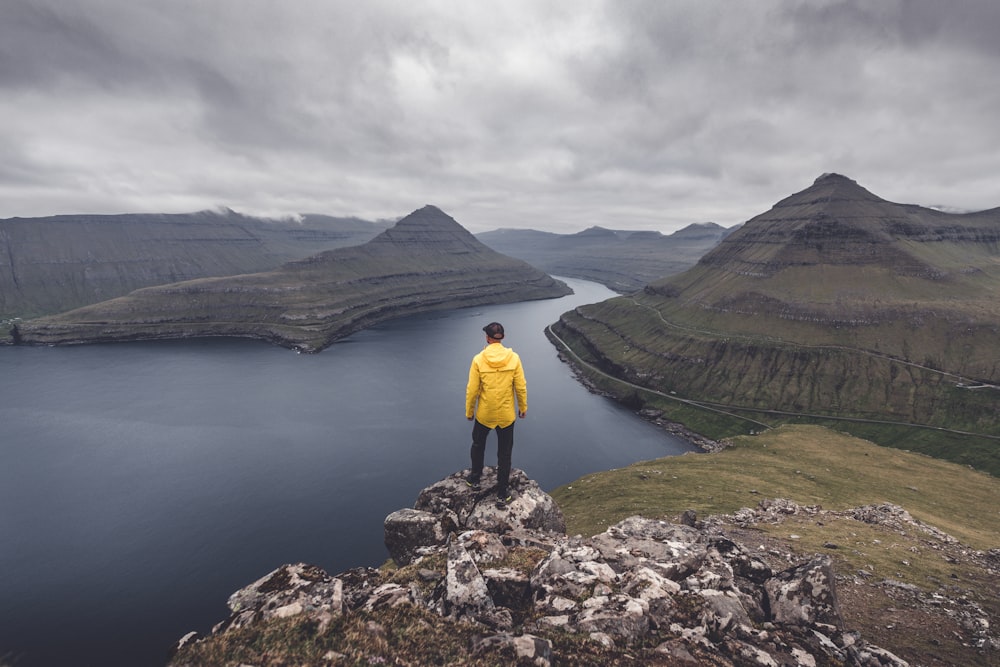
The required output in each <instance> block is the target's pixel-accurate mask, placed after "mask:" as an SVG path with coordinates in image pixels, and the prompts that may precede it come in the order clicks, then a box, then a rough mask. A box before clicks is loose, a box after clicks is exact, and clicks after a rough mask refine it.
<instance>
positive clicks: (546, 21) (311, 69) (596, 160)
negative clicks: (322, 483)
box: [0, 0, 1000, 232]
mask: <svg viewBox="0 0 1000 667" xmlns="http://www.w3.org/2000/svg"><path fill="white" fill-rule="evenodd" d="M998 29H1000V9H998V8H997V7H996V6H995V3H993V2H991V1H989V0H982V1H981V2H976V1H973V0H961V1H958V2H954V3H939V2H935V1H933V0H895V1H893V0H887V1H886V2H879V3H870V2H862V1H861V0H816V1H812V2H792V1H786V0H759V1H755V2H753V3H730V2H722V1H721V0H719V1H711V0H698V1H694V0H690V1H687V2H671V3H662V2H656V1H653V0H627V1H625V2H617V1H615V2H612V1H611V0H586V1H583V0H572V1H570V0H564V1H562V2H550V3H537V2H532V1H530V0H520V1H505V2H502V3H500V2H496V3H493V2H485V3H468V2H462V1H460V0H429V1H428V2H420V3H406V2H395V1H391V0H381V1H371V2H366V3H361V4H359V3H353V2H346V1H342V0H341V1H327V0H298V1H297V2H291V3H289V2H277V1H275V0H198V1H195V0H187V1H174V2H167V3H164V2H154V1H152V0H76V1H75V2H72V3H66V2H61V1H57V0H21V1H20V2H13V3H3V4H2V5H0V123H2V125H0V127H3V128H4V132H3V133H2V135H0V163H2V165H3V167H2V168H0V202H2V204H0V217H8V216H15V215H20V216H33V215H48V214H56V213H73V212H109V213H110V212H123V211H190V210H196V209H201V208H212V207H215V206H229V207H232V208H234V209H237V210H240V211H244V212H247V213H263V214H287V213H295V212H320V213H330V214H352V215H360V216H367V217H388V216H398V215H403V214H405V213H408V212H409V211H411V210H413V209H415V208H417V207H419V206H422V205H423V204H425V203H434V204H437V205H438V206H441V207H442V208H444V209H445V210H446V211H448V212H449V213H451V214H452V215H453V216H455V217H456V218H457V219H458V220H459V221H460V222H461V223H463V224H464V225H466V226H467V227H469V228H470V229H473V230H474V231H481V230H485V229H491V228H494V227H499V226H511V227H528V226H530V227H536V228H544V229H552V230H555V231H577V230H579V229H582V228H584V227H586V226H589V225H593V224H600V225H604V226H609V227H617V228H629V229H639V228H646V229H659V230H662V231H665V232H669V231H672V230H673V229H677V228H679V227H681V226H683V225H685V224H688V223H691V222H701V221H706V220H714V221H717V222H719V223H721V224H724V225H732V224H736V223H739V222H742V221H744V220H746V219H747V218H749V217H751V216H753V215H755V214H757V213H759V212H761V211H763V210H765V209H767V208H768V207H769V206H770V205H771V204H773V203H774V202H775V201H777V200H778V199H781V198H783V197H784V196H786V195H788V194H790V193H791V192H793V191H796V190H799V189H801V188H803V187H806V186H807V185H808V184H809V183H811V182H812V180H813V179H814V178H815V177H816V176H818V175H819V174H820V173H823V172H827V171H839V172H841V173H845V174H847V175H848V176H851V177H852V178H854V179H856V180H858V181H859V182H860V183H861V184H862V185H865V186H866V187H868V188H869V189H871V190H872V191H873V192H875V193H877V194H880V195H882V196H884V197H886V198H888V199H892V200H895V201H905V202H912V203H922V204H942V205H947V206H953V207H956V208H963V209H975V208H987V207H992V206H997V205H1000V196H998V192H997V189H996V187H995V185H994V183H995V181H996V178H995V174H996V173H997V170H998V167H1000V150H998V149H1000V127H998V125H997V123H996V122H995V118H996V117H997V116H998V111H1000V91H998V90H997V87H996V86H993V85H992V80H993V78H994V75H993V72H994V71H995V70H996V69H997V61H998V59H1000V47H998V42H997V40H996V39H995V38H994V36H995V35H996V34H998Z"/></svg>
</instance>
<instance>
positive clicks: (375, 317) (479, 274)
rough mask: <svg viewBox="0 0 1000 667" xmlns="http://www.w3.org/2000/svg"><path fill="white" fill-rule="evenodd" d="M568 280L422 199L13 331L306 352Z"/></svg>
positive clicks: (39, 336)
mask: <svg viewBox="0 0 1000 667" xmlns="http://www.w3.org/2000/svg"><path fill="white" fill-rule="evenodd" d="M569 292H570V290H569V288H568V287H567V286H566V285H565V284H564V283H562V282H560V281H557V280H554V279H553V278H551V277H550V276H548V275H547V274H544V273H542V272H541V271H538V270H537V269H534V268H532V267H531V266H529V265H528V264H526V263H524V262H522V261H520V260H515V259H512V258H510V257H507V256H505V255H501V254H499V253H497V252H495V251H493V250H490V249H489V248H487V247H486V246H484V245H483V244H482V243H480V242H479V241H477V240H476V239H475V237H474V236H472V234H470V233H469V232H468V231H466V230H465V229H464V228H463V227H462V226H461V225H459V224H458V223H457V222H456V221H455V220H453V219H452V218H451V217H449V216H448V215H446V214H445V213H443V212H442V211H441V210H439V209H437V208H435V207H433V206H426V207H424V208H422V209H419V210H417V211H414V212H413V213H411V214H410V215H408V216H406V217H405V218H403V219H402V220H400V221H399V222H398V223H397V224H396V225H395V226H394V227H392V228H390V229H388V230H386V231H385V232H383V233H381V234H379V235H378V236H377V237H375V238H374V239H373V240H371V241H369V242H368V243H366V244H364V245H361V246H356V247H352V248H338V249H336V250H331V251H327V252H324V253H320V254H318V255H315V256H313V257H309V258H307V259H304V260H300V261H294V262H290V263H287V264H285V265H284V266H282V267H281V268H280V269H277V270H274V271H269V272H264V273H253V274H247V275H240V276H231V277H225V278H206V279H200V280H191V281H186V282H180V283H174V284H170V285H162V286H157V287H149V288H146V289H142V290H137V291H135V292H133V293H131V294H129V295H127V296H124V297H119V298H117V299H113V300H110V301H105V302H102V303H99V304H94V305H92V306H86V307H84V308H79V309H77V310H73V311H70V312H68V313H62V314H60V315H54V316H50V317H44V318H39V319H35V320H30V321H27V322H23V323H19V324H18V325H17V327H16V329H15V331H14V339H15V341H16V342H20V343H27V344H48V345H59V344H75V343H95V342H110V341H127V340H148V339H166V338H194V337H205V336H232V337H245V338H256V339H260V340H265V341H268V342H272V343H276V344H278V345H282V346H285V347H290V348H294V349H297V350H300V351H304V352H316V351H319V350H322V349H323V348H324V347H327V346H328V345H330V344H331V343H332V342H334V341H336V340H338V339H340V338H344V337H346V336H348V335H350V334H352V333H354V332H356V331H359V330H361V329H364V328H367V327H370V326H372V325H374V324H377V323H379V322H382V321H384V320H387V319H390V318H396V317H402V316H405V315H412V314H415V313H420V312H426V311H429V310H436V309H446V308H459V307H465V306H474V305H480V304H488V303H509V302H515V301H526V300H531V299H545V298H553V297H558V296H562V295H565V294H568V293H569Z"/></svg>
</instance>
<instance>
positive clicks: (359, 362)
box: [0, 280, 693, 667]
mask: <svg viewBox="0 0 1000 667" xmlns="http://www.w3.org/2000/svg"><path fill="white" fill-rule="evenodd" d="M567 282H569V283H570V285H571V286H572V287H573V288H574V290H575V291H576V293H575V294H573V295H571V296H568V297H564V298H562V299H556V300H549V301H535V302H529V303H520V304H511V305H504V306H495V307H484V308H473V309H464V310H456V311H449V312H447V313H439V314H434V315H428V316H421V317H413V318H407V319H403V320H397V321H395V322H392V323H389V324H386V325H383V326H380V327H378V328H376V329H372V330H369V331H366V332H363V333H360V334H357V335H355V336H353V337H351V338H350V339H348V340H346V341H344V342H341V343H338V344H336V345H334V346H333V347H331V348H329V349H327V350H326V351H324V352H322V353H321V354H318V355H298V354H295V353H293V352H290V351H288V350H285V349H282V348H277V347H272V346H269V345H266V344H263V343H255V342H249V341H238V340H203V341H184V342H158V343H134V344H117V345H97V346H85V347H70V348H32V347H0V457H2V458H0V664H2V663H3V662H4V657H5V655H6V660H7V662H9V663H13V664H14V665H17V666H18V667H35V666H37V665H44V666H48V665H102V666H103V665H110V666H115V665H123V666H124V665H128V666H129V667H136V666H138V667H142V666H143V665H162V664H163V663H164V662H165V659H166V653H167V650H168V649H169V647H170V645H171V644H172V643H173V642H174V641H175V640H176V639H178V638H179V637H180V636H181V635H183V634H184V633H185V632H187V631H189V630H198V631H201V632H207V631H208V630H210V628H211V625H212V624H213V623H215V622H217V621H220V620H222V619H224V618H225V617H226V616H227V615H228V610H227V608H226V606H225V603H226V599H227V597H228V596H229V594H230V593H232V592H234V591H235V590H237V589H238V588H241V587H242V586H245V585H246V584H248V583H250V582H252V581H253V580H255V579H257V578H258V577H260V576H262V575H264V574H266V573H267V572H269V571H270V570H272V569H274V568H275V567H277V566H279V565H281V564H283V563H291V562H298V561H305V562H310V563H315V564H317V565H319V566H321V567H323V568H325V569H326V570H327V571H329V572H331V573H337V572H341V571H343V570H346V569H348V568H351V567H357V566H362V565H374V566H377V565H379V564H381V563H382V562H384V561H385V559H386V558H387V553H386V551H385V547H384V546H383V544H382V521H383V519H384V518H385V516H386V515H388V514H389V513H391V512H393V511H395V510H397V509H399V508H402V507H410V506H412V504H413V501H414V500H415V499H416V496H417V494H418V492H419V491H420V489H422V488H423V487H425V486H427V485H429V484H431V483H433V482H435V481H437V480H438V479H440V478H442V477H444V476H446V475H449V474H451V473H452V472H454V471H456V470H460V469H462V468H466V467H468V456H469V443H470V432H471V427H470V423H469V422H468V421H466V419H465V414H464V409H465V407H464V400H465V383H466V380H467V377H468V369H469V362H470V360H471V358H472V356H473V355H474V354H475V353H476V352H478V351H479V350H480V349H481V348H482V346H483V342H484V341H483V339H484V337H483V334H482V331H481V328H482V326H483V325H485V324H486V323H487V322H490V321H492V320H498V321H500V322H502V323H503V324H504V325H505V327H506V329H507V338H506V340H505V342H506V344H507V345H508V346H509V347H512V348H513V349H514V350H516V351H517V352H518V353H519V354H520V355H521V359H522V361H523V363H524V367H525V374H526V377H527V381H528V405H529V412H528V417H527V419H524V420H518V422H517V426H516V428H515V445H514V466H515V467H518V468H522V469H523V470H525V471H526V472H527V473H528V475H529V476H531V477H533V478H535V479H536V480H538V482H539V483H540V484H541V485H542V487H543V488H546V489H552V488H554V487H556V486H559V485H561V484H566V483H569V482H571V481H573V480H574V479H577V478H578V477H580V476H582V475H585V474H587V473H590V472H594V471H598V470H606V469H609V468H614V467H618V466H622V465H626V464H629V463H632V462H635V461H639V460H646V459H651V458H657V457H661V456H666V455H671V454H678V453H682V452H686V451H691V450H692V449H693V448H692V447H691V446H690V445H688V444H687V443H685V442H682V441H679V440H676V439H674V438H672V437H670V436H668V435H666V434H664V433H663V432H661V431H659V430H657V429H655V428H654V427H652V426H650V425H649V424H647V423H645V422H643V421H641V420H640V419H638V418H637V417H636V416H634V415H633V414H631V413H630V412H628V411H626V410H623V409H621V408H620V407H618V406H617V405H616V404H614V403H612V402H611V401H609V400H607V399H604V398H601V397H598V396H595V395H592V394H590V393H588V392H587V391H586V390H585V389H583V388H582V387H581V386H580V385H579V384H578V383H577V382H576V381H575V380H574V379H573V377H572V375H571V374H570V373H569V370H568V369H567V368H566V366H565V365H563V364H562V363H561V362H560V361H559V360H558V358H557V357H556V353H555V350H554V348H553V347H552V346H551V345H550V344H549V342H548V341H547V340H546V339H545V337H544V335H543V333H542V331H543V329H544V328H545V326H546V325H547V324H549V323H551V322H553V321H555V320H556V319H557V318H558V316H559V314H560V313H562V312H564V311H566V310H569V309H571V308H573V307H575V306H577V305H579V304H582V303H592V302H595V301H600V300H602V299H605V298H608V297H610V296H612V293H611V292H609V291H608V290H606V289H604V288H603V287H601V286H599V285H596V284H594V283H588V282H583V281H575V280H568V281H567ZM495 442H496V441H495V436H491V437H490V441H489V446H488V449H487V465H494V464H495V461H496V447H495Z"/></svg>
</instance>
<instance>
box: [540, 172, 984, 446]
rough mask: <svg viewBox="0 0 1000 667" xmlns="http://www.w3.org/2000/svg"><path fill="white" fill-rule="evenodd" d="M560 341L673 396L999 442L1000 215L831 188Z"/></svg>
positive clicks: (565, 327) (604, 307)
mask: <svg viewBox="0 0 1000 667" xmlns="http://www.w3.org/2000/svg"><path fill="white" fill-rule="evenodd" d="M556 331H557V332H562V334H565V336H566V337H567V340H576V341H577V344H578V345H580V346H582V347H583V348H585V349H588V350H589V352H590V354H592V355H593V357H592V358H593V359H595V360H597V361H598V362H599V363H598V365H599V366H600V367H601V368H602V369H603V370H605V371H606V372H610V373H611V374H613V375H615V376H618V377H621V378H622V379H626V380H629V381H630V382H634V383H636V384H640V385H642V386H647V387H649V388H651V389H654V390H656V391H658V392H661V393H663V394H665V395H668V396H684V397H687V398H689V399H694V400H698V401H705V402H713V403H717V404H719V405H721V406H726V407H727V409H728V408H746V409H748V410H758V411H760V410H773V411H780V412H782V413H786V414H787V418H792V417H794V416H800V417H802V418H807V416H809V415H811V416H812V417H813V418H816V417H817V416H829V417H837V418H849V419H876V420H886V421H892V422H898V423H908V424H909V423H912V424H920V425H925V426H935V427H950V428H954V429H956V430H963V431H969V432H973V433H978V434H990V435H1000V389H997V388H994V385H1000V336H998V333H1000V209H991V210H988V211H982V212H978V213H966V214H949V213H943V212H940V211H937V210H933V209H928V208H924V207H920V206H916V205H908V204H897V203H893V202H889V201H886V200H884V199H881V198H879V197H877V196H876V195H874V194H872V193H871V192H869V191H868V190H866V189H864V188H863V187H861V186H860V185H858V184H857V183H855V182H854V181H852V180H851V179H849V178H846V177H844V176H841V175H837V174H824V175H823V176H821V177H820V178H818V179H816V181H815V182H814V183H813V185H812V186H810V187H808V188H806V189H805V190H803V191H801V192H798V193H796V194H794V195H792V196H790V197H788V198H786V199H783V200H782V201H780V202H778V203H777V204H775V205H774V207H773V208H771V210H769V211H767V212H765V213H762V214H760V215H758V216H756V217H754V218H752V219H750V220H748V221H747V222H746V223H745V224H744V225H743V226H742V227H741V228H739V229H738V230H736V231H734V232H733V233H732V234H730V235H729V236H728V237H726V239H725V240H723V241H722V243H720V244H719V245H718V246H716V247H715V248H714V249H712V250H711V251H709V252H708V253H707V254H705V256H704V257H702V259H701V260H700V261H699V263H698V264H697V265H695V266H694V267H692V268H690V269H689V270H687V271H685V272H683V273H681V274H678V275H675V276H671V277H669V278H666V279H663V280H660V281H656V282H654V283H651V284H650V285H649V286H647V287H646V289H645V290H644V291H643V292H642V293H639V294H635V295H631V296H629V297H620V298H616V299H612V300H609V301H606V302H603V303H601V304H596V305H593V306H584V307H582V308H580V309H578V310H577V311H575V312H572V313H566V314H564V315H563V316H562V318H561V320H560V322H559V324H558V326H557V327H556ZM562 334H561V335H562ZM971 387H977V389H971ZM762 414H764V413H762V412H758V413H757V415H758V417H760V415H762ZM784 418H786V417H781V418H777V417H772V419H784ZM993 450H994V452H995V451H996V448H995V447H993ZM993 456H994V457H995V458H996V462H997V464H998V466H1000V456H998V455H996V454H994V455H993Z"/></svg>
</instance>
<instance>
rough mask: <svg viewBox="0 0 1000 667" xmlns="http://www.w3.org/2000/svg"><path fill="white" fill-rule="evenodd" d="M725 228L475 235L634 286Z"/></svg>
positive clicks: (670, 269) (572, 271) (582, 273)
mask: <svg viewBox="0 0 1000 667" xmlns="http://www.w3.org/2000/svg"><path fill="white" fill-rule="evenodd" d="M730 231H731V230H728V229H726V228H724V227H721V226H719V225H717V224H715V223H704V224H699V225H689V226H688V227H685V228H684V229H681V230H679V231H677V232H674V233H673V234H670V235H664V234H661V233H659V232H651V231H640V232H632V231H622V230H612V229H604V228H602V227H591V228H589V229H585V230H583V231H582V232H578V233H576V234H552V233H549V232H539V231H535V230H530V229H498V230H495V231H492V232H486V233H483V234H478V235H477V238H478V239H479V240H481V241H482V242H483V243H485V244H486V245H488V246H490V247H491V248H493V249H494V250H497V251H498V252H502V253H504V254H506V255H510V256H511V257H517V258H519V259H523V260H524V261H526V262H528V263H529V264H531V265H532V266H536V267H538V268H539V269H541V270H543V271H545V272H547V273H551V274H553V275H558V276H568V277H571V278H582V279H584V280H593V281H594V282H599V283H602V284H603V285H605V286H606V287H608V288H609V289H612V290H615V291H616V292H620V293H628V292H634V291H635V290H638V289H642V287H643V286H644V285H646V284H647V283H650V282H652V281H654V280H659V279H660V278H663V277H666V276H670V275H674V274H676V273H680V272H681V271H684V270H685V269H688V268H690V267H691V266H694V264H695V263H696V262H697V261H698V259H699V258H701V256H702V255H703V254H705V252H707V251H708V250H710V249H711V248H713V247H715V246H716V245H717V244H718V243H719V242H720V241H721V240H722V239H723V238H725V237H726V236H727V235H728V234H729V233H730Z"/></svg>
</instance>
